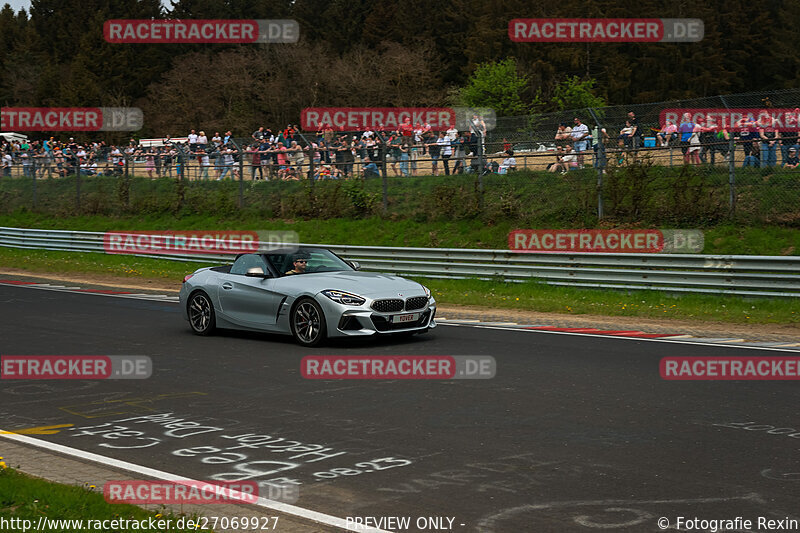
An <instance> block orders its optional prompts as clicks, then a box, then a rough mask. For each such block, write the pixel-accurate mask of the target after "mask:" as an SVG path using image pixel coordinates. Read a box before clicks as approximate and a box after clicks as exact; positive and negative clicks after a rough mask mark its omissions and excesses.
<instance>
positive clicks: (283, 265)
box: [267, 248, 353, 276]
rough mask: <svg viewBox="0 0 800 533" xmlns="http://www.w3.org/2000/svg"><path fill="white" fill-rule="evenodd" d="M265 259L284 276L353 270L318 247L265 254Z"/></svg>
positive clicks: (329, 252)
mask: <svg viewBox="0 0 800 533" xmlns="http://www.w3.org/2000/svg"><path fill="white" fill-rule="evenodd" d="M267 259H268V260H269V262H270V263H271V264H272V266H273V267H275V270H277V271H278V272H280V273H281V274H282V275H284V276H285V275H291V274H313V273H316V272H340V271H342V270H347V271H352V270H353V267H351V266H350V265H348V264H347V263H346V262H344V261H343V260H342V259H340V258H339V257H337V256H336V255H335V254H334V253H333V252H331V251H329V250H324V249H318V248H315V249H305V250H299V251H298V252H294V253H289V254H267ZM302 261H305V264H302Z"/></svg>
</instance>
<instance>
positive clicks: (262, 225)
mask: <svg viewBox="0 0 800 533" xmlns="http://www.w3.org/2000/svg"><path fill="white" fill-rule="evenodd" d="M0 226H7V227H21V228H42V229H68V230H75V231H144V230H176V231H177V230H272V231H286V230H291V231H296V232H297V233H298V234H299V236H300V240H301V242H304V243H315V244H352V245H364V246H411V247H415V246H419V247H434V248H490V249H507V248H508V233H509V231H511V230H514V229H528V228H532V227H533V226H525V225H521V224H520V223H517V222H515V221H511V220H500V221H497V222H494V223H493V224H487V223H486V222H484V221H482V220H478V219H470V220H439V221H430V222H418V221H414V220H390V219H385V218H380V217H372V218H368V219H341V218H333V219H327V220H302V219H273V220H265V219H261V218H257V217H248V216H244V215H231V216H228V217H224V218H219V217H216V216H212V215H187V216H180V217H177V216H173V215H163V214H162V215H141V216H102V215H91V216H90V215H86V216H75V217H56V216H53V215H47V214H40V213H31V212H16V213H13V214H6V215H0ZM703 231H704V236H705V247H704V249H703V253H705V254H715V255H717V254H718V255H800V229H795V228H787V227H781V226H755V227H747V226H737V225H719V226H714V227H709V228H705V229H704V230H703Z"/></svg>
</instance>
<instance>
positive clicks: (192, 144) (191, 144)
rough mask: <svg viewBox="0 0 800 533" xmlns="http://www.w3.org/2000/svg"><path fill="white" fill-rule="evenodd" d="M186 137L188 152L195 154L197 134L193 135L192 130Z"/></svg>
mask: <svg viewBox="0 0 800 533" xmlns="http://www.w3.org/2000/svg"><path fill="white" fill-rule="evenodd" d="M188 137H189V151H190V152H196V151H197V137H199V135H197V133H195V131H194V130H192V131H191V132H190V133H189V135H188Z"/></svg>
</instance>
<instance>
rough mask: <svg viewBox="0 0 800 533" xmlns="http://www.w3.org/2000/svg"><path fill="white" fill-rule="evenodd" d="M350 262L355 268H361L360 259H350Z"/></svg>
mask: <svg viewBox="0 0 800 533" xmlns="http://www.w3.org/2000/svg"><path fill="white" fill-rule="evenodd" d="M348 263H350V266H351V267H353V269H354V270H361V263H359V262H358V261H348Z"/></svg>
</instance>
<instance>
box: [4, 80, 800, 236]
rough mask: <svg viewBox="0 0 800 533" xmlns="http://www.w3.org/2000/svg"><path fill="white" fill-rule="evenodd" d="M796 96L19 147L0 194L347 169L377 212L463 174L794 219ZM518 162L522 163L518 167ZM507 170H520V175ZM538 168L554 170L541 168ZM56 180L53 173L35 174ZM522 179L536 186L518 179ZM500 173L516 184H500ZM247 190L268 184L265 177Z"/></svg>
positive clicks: (123, 194) (125, 189)
mask: <svg viewBox="0 0 800 533" xmlns="http://www.w3.org/2000/svg"><path fill="white" fill-rule="evenodd" d="M798 102H800V90H792V91H781V92H773V93H769V94H767V95H765V94H761V93H760V94H740V95H729V96H716V97H709V98H702V99H694V100H682V101H670V102H660V103H655V104H637V105H630V106H615V107H605V108H592V109H589V108H586V109H578V110H568V111H563V112H559V113H549V114H538V115H531V116H526V117H505V118H499V119H497V126H496V128H494V129H492V130H490V131H488V132H485V135H484V134H483V132H481V131H477V130H474V128H470V129H471V130H472V131H461V132H459V131H456V130H455V129H451V130H449V131H443V132H435V131H426V130H425V129H423V128H422V127H419V128H418V129H417V130H415V131H414V133H413V134H412V135H410V136H403V135H400V134H399V133H397V132H376V133H373V134H371V135H369V134H364V133H363V132H337V133H333V132H327V133H324V134H323V133H319V134H308V133H294V134H289V135H287V136H280V137H278V138H273V139H271V140H270V139H266V140H259V139H255V138H252V137H250V138H231V139H229V140H228V142H226V143H225V144H221V143H216V144H208V145H191V146H190V145H186V144H167V145H163V146H150V147H143V146H134V145H131V146H128V147H104V146H103V147H100V148H99V149H98V148H97V147H95V148H94V149H83V148H80V147H76V146H74V145H73V146H72V147H64V148H62V149H60V150H52V149H51V150H46V149H44V148H38V149H30V150H26V151H19V150H18V151H16V152H9V153H6V154H4V156H3V175H4V176H5V177H6V178H18V179H20V180H25V181H28V182H29V183H30V184H31V189H32V190H31V191H30V192H26V193H24V194H23V193H21V192H19V191H17V192H16V193H15V192H13V188H7V189H4V192H3V193H2V194H3V197H4V198H6V199H8V200H14V202H11V203H7V205H8V206H12V205H14V204H16V205H17V206H18V207H19V205H20V204H23V205H24V204H27V207H32V208H34V209H42V208H47V207H48V206H50V208H52V207H53V205H54V204H53V202H52V201H51V200H52V199H49V198H47V197H46V195H47V194H49V193H48V192H47V191H45V190H43V187H44V188H46V189H47V190H57V189H58V190H62V196H63V195H64V193H63V190H64V189H65V187H66V186H67V183H69V187H70V188H72V189H73V193H74V203H75V207H77V208H78V209H79V210H80V209H81V202H82V201H83V202H84V204H86V202H88V205H89V206H97V205H100V204H102V203H103V202H104V198H103V195H104V194H105V195H111V196H114V195H116V197H115V198H116V199H115V200H114V202H116V203H115V205H118V206H119V207H120V208H133V207H136V206H141V205H142V204H143V203H144V204H158V203H159V202H166V200H159V199H158V193H159V191H161V193H163V194H162V196H164V198H166V197H172V196H175V194H177V198H179V200H174V201H173V203H176V205H175V206H172V207H170V208H171V209H173V210H174V209H178V208H179V207H180V205H182V204H183V202H184V201H186V198H191V197H192V196H193V195H194V196H199V195H200V194H205V193H201V192H198V191H204V190H205V189H196V188H194V185H193V184H199V183H201V182H205V181H208V182H212V181H221V182H225V181H230V180H233V181H235V182H237V183H238V186H234V187H226V188H224V189H219V190H220V191H221V190H224V191H226V192H225V193H224V194H226V195H233V197H232V198H229V197H226V198H222V197H221V196H220V195H221V194H223V193H220V192H216V193H214V194H215V201H216V202H217V204H224V203H232V204H233V205H235V206H236V207H237V208H240V209H241V208H243V207H245V206H247V205H248V204H249V205H258V204H261V203H263V202H264V199H263V198H261V197H256V196H254V194H255V193H254V189H253V187H252V185H253V184H256V183H258V182H263V183H265V184H268V183H269V184H271V185H269V186H268V187H273V189H272V190H273V191H278V190H279V188H278V187H277V185H276V184H277V183H278V182H303V183H306V184H307V185H309V186H310V187H311V189H312V190H313V188H314V184H315V183H321V182H328V181H340V180H355V179H358V180H360V182H362V183H367V182H372V181H375V182H377V183H379V185H373V186H371V187H372V188H373V189H374V190H375V192H374V193H370V194H378V195H379V196H380V201H379V202H377V203H379V204H380V206H379V207H382V209H383V210H384V211H386V210H387V209H388V208H389V206H390V204H392V203H393V198H397V197H400V196H403V195H406V194H407V191H406V190H405V188H404V185H403V179H405V178H412V177H415V176H420V177H421V176H455V175H458V176H461V177H459V178H457V181H451V182H445V183H451V184H453V185H454V186H463V184H464V183H465V182H464V178H465V177H470V178H471V179H470V182H474V188H475V191H476V194H477V198H478V201H477V205H478V209H479V210H480V209H482V208H483V197H482V195H483V194H484V192H487V193H490V194H493V195H494V196H495V197H497V198H500V199H501V200H500V201H502V202H508V201H509V198H511V197H514V198H512V199H513V201H514V202H517V203H521V204H526V205H529V206H533V205H537V206H538V209H539V211H540V212H541V211H545V212H553V213H555V212H558V211H559V210H560V209H562V210H566V211H569V210H574V211H575V213H574V217H573V220H576V221H577V220H582V221H586V220H590V219H591V218H592V217H597V218H612V219H615V220H619V221H625V222H641V221H649V222H651V223H667V222H675V223H681V222H687V221H692V222H694V223H696V222H698V221H699V222H702V221H706V220H707V221H715V220H717V221H718V220H721V219H724V218H731V217H737V218H739V219H741V220H749V221H753V222H777V223H781V224H797V223H798V221H800V208H798V207H797V206H798V205H800V162H798V153H799V152H800V147H799V146H798V144H800V143H799V142H798V120H797V119H798V118H800V117H798V116H797V115H800V109H797V107H796V106H797V105H800V104H798ZM686 113H688V115H687V114H686ZM765 116H766V117H768V118H769V119H768V120H767V119H765V118H764V117H765ZM687 117H688V118H687ZM162 144H163V143H162ZM526 170H527V171H531V172H533V174H527V173H525V172H520V171H526ZM515 172H516V173H517V174H519V175H525V176H526V178H524V180H523V181H520V180H519V177H514V176H513V175H514V173H515ZM545 173H546V174H545ZM551 175H552V176H553V177H557V179H558V180H560V181H558V182H554V181H553V180H552V179H551V178H548V179H547V180H545V179H544V176H551ZM67 176H72V178H70V180H66V179H65V178H66V177H67ZM537 176H538V177H537ZM498 177H503V178H499V179H498ZM145 178H150V179H145ZM158 178H173V179H174V181H173V182H167V183H162V182H163V181H164V180H159V179H158ZM512 178H513V179H512ZM58 180H61V181H62V182H64V183H63V184H60V185H53V184H49V185H47V186H44V185H43V184H44V183H49V182H51V181H58ZM97 180H100V183H101V184H100V185H96V184H95V185H93V186H92V188H91V192H89V191H88V190H87V189H85V188H84V194H82V191H81V184H82V183H84V184H85V183H95V182H97ZM528 182H531V183H534V184H539V185H540V186H539V188H534V189H531V188H529V187H528ZM510 183H513V184H514V187H516V189H517V190H515V191H512V192H508V191H507V190H506V189H507V187H506V186H507V185H508V184H510ZM544 183H548V184H549V185H548V186H547V187H545V186H543V185H542V184H544ZM556 183H558V185H557V186H556ZM37 184H38V186H37ZM564 184H569V186H568V187H566V188H565V186H564ZM503 187H506V189H503ZM493 188H494V189H493ZM167 190H170V191H173V192H171V193H169V194H166V193H165V191H167ZM176 190H177V191H178V192H177V193H175V191H176ZM370 190H372V189H370ZM259 191H260V194H261V195H262V196H265V195H269V194H271V193H270V189H269V188H262V189H259ZM320 191H322V189H320ZM426 191H427V193H431V194H432V193H433V190H427V189H426ZM318 192H319V191H318ZM522 194H527V195H528V196H527V197H526V198H525V197H521V196H520V195H522ZM82 196H86V198H84V199H83V200H82ZM534 196H535V197H534ZM26 198H27V199H26ZM576 198H579V199H580V201H579V202H578V204H579V205H578V204H575V202H574V201H575V200H576ZM145 199H146V200H145ZM105 201H110V200H109V198H106V199H105ZM4 203H6V202H4ZM62 203H63V202H62ZM373 203H375V202H373ZM512 203H513V202H512ZM573 204H574V205H573ZM145 206H147V205H145ZM150 207H153V206H152V205H150ZM162 207H165V208H168V207H169V206H166V205H164V206H162ZM504 209H505V208H504ZM505 210H506V211H508V209H505ZM512 211H513V210H512Z"/></svg>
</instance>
